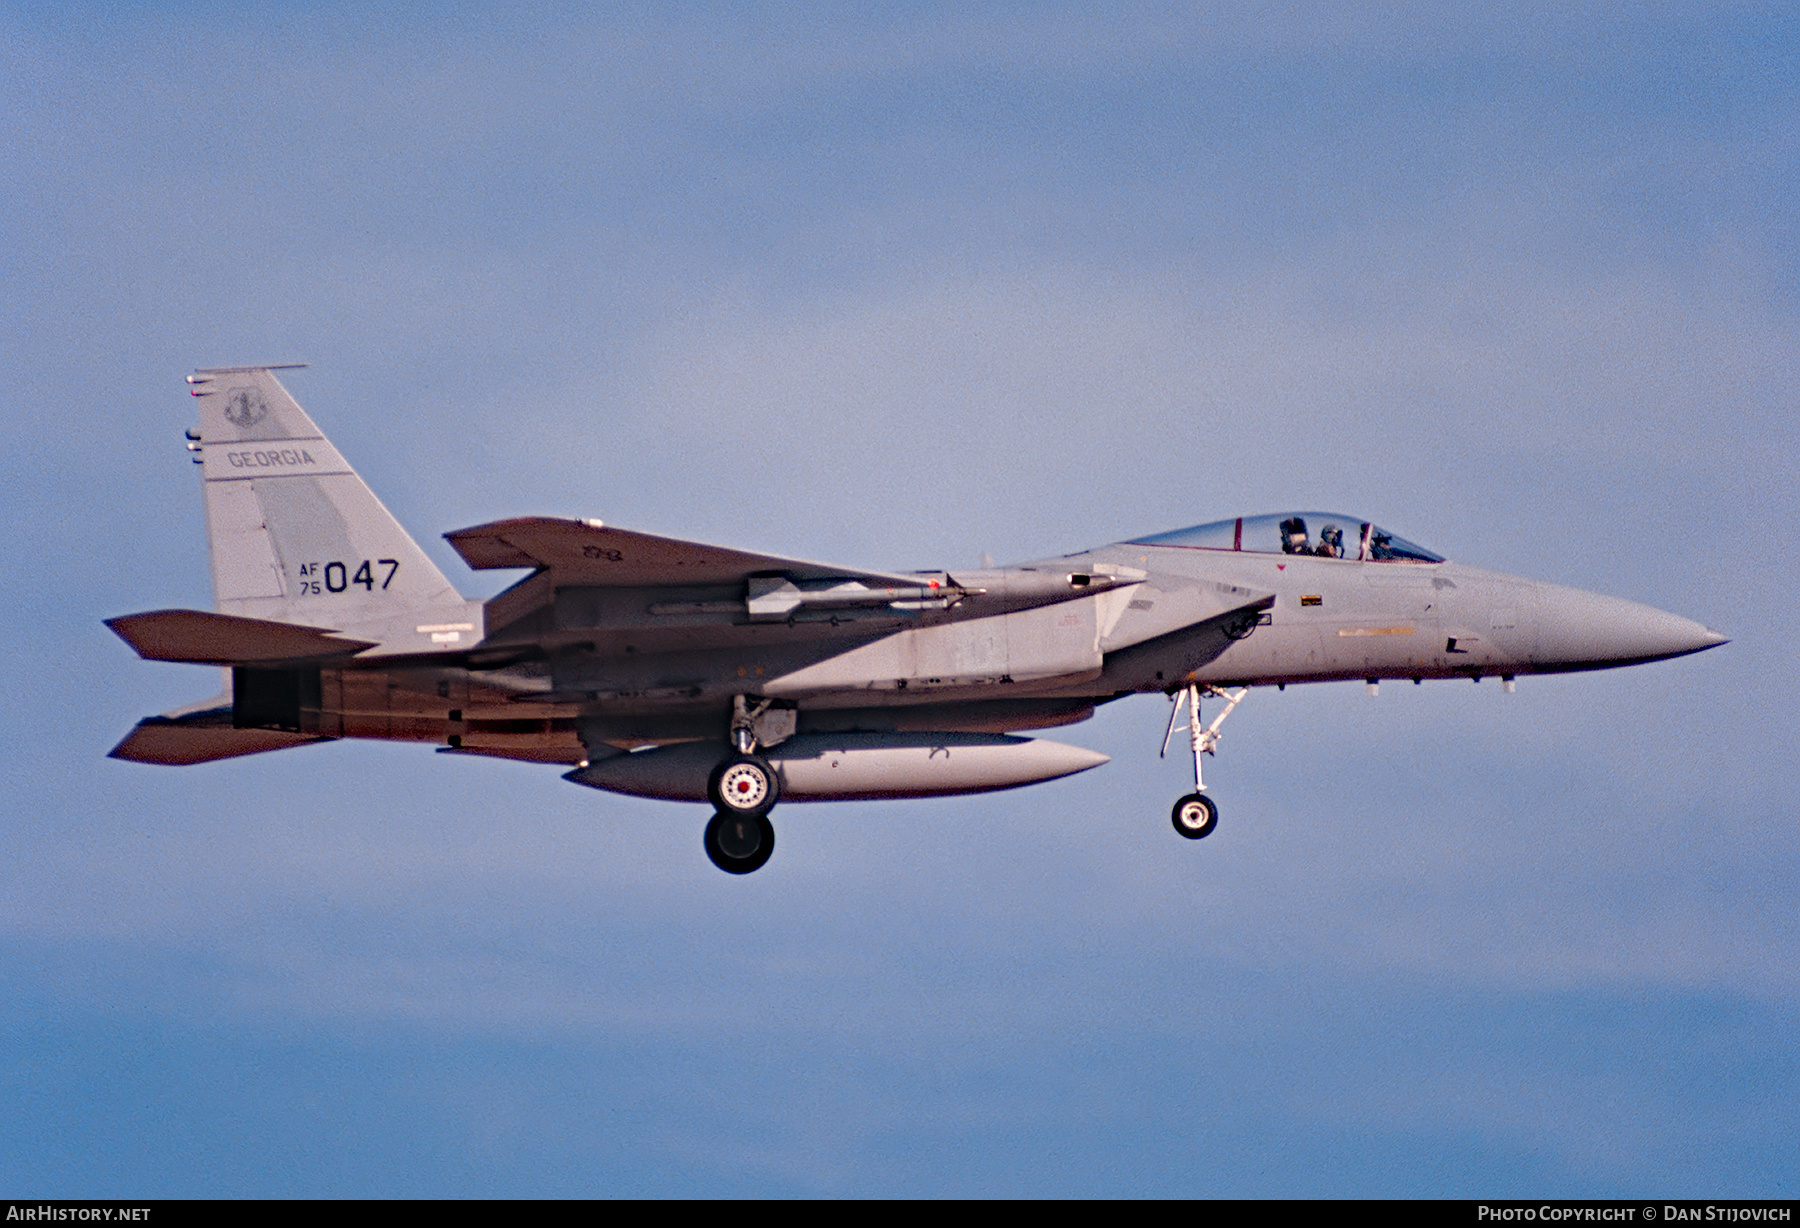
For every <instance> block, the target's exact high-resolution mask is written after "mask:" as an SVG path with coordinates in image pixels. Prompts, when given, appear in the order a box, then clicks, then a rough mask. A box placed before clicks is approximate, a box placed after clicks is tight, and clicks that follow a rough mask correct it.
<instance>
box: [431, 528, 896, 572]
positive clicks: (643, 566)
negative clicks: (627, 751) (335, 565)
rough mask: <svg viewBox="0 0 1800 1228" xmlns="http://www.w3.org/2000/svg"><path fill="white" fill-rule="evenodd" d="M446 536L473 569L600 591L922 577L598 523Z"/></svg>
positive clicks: (471, 531)
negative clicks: (541, 574) (514, 572)
mask: <svg viewBox="0 0 1800 1228" xmlns="http://www.w3.org/2000/svg"><path fill="white" fill-rule="evenodd" d="M444 537H445V539H446V540H447V541H449V543H450V544H451V545H452V546H453V547H455V548H456V552H457V553H458V554H460V555H462V557H463V561H464V562H466V563H468V565H469V566H470V567H473V568H474V569H475V570H476V571H488V570H493V569H497V568H511V567H534V568H535V567H547V568H550V569H551V570H553V571H555V572H556V573H557V582H558V583H560V584H568V585H595V586H599V587H621V588H633V587H654V586H661V585H690V584H691V585H701V584H735V583H737V582H739V581H741V580H744V579H745V578H746V577H749V576H752V575H756V574H759V573H768V572H779V573H781V574H783V575H787V576H791V577H793V578H794V579H796V580H825V579H856V580H869V581H874V582H876V583H878V584H882V585H911V586H914V587H916V586H917V585H918V584H919V576H918V575H917V574H914V575H907V574H905V573H901V572H886V571H862V570H859V569H857V568H853V567H833V566H831V565H829V564H826V563H812V562H807V561H805V560H802V559H784V558H779V557H777V556H775V555H769V554H751V553H749V552H747V551H743V550H731V549H728V548H726V547H724V546H708V545H705V544H703V543H701V542H690V541H681V540H679V539H678V538H673V537H657V536H655V535H653V534H650V533H634V532H632V531H630V530H628V529H614V528H608V527H607V526H605V525H602V524H600V523H599V522H598V521H588V520H560V519H557V518H554V517H550V516H521V517H518V518H517V519H514V520H496V521H494V522H493V523H491V524H481V525H476V526H474V527H473V528H468V529H458V530H457V531H456V532H454V533H446V534H444Z"/></svg>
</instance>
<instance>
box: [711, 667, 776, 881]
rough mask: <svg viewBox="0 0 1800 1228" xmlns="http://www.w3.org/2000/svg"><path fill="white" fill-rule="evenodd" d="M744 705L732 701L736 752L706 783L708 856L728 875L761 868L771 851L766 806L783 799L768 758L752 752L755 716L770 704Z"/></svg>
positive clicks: (771, 834) (772, 841)
mask: <svg viewBox="0 0 1800 1228" xmlns="http://www.w3.org/2000/svg"><path fill="white" fill-rule="evenodd" d="M768 706H769V705H768V701H766V700H765V701H763V703H762V704H760V705H759V706H758V707H756V708H755V709H750V708H748V707H747V706H746V705H745V703H744V697H743V696H742V695H739V696H737V697H736V700H735V702H734V703H733V705H732V716H731V744H732V747H733V749H734V750H735V751H736V753H735V754H733V755H732V756H731V757H730V758H728V759H726V760H725V761H724V762H723V763H721V764H719V766H718V767H716V768H714V769H713V770H712V776H711V777H710V778H709V779H708V780H707V782H706V796H707V799H708V800H709V801H711V802H712V804H713V810H714V812H715V813H714V814H713V817H712V821H711V822H710V823H708V824H707V825H706V838H705V843H706V855H707V856H708V857H710V858H711V859H712V863H713V864H714V865H715V866H718V867H719V869H721V870H723V871H725V872H726V873H727V874H749V873H750V872H752V871H753V870H760V869H762V867H763V865H764V863H766V862H767V861H768V860H769V855H770V854H771V853H773V852H774V851H775V825H774V824H773V823H771V822H769V811H771V810H773V809H774V808H775V803H776V802H778V801H780V800H781V780H780V778H779V777H777V776H776V774H775V769H774V767H773V766H772V765H771V764H770V763H769V761H768V760H767V759H764V758H763V757H762V756H761V755H758V754H757V753H756V726H755V722H756V718H757V717H758V716H760V715H761V714H762V712H763V710H764V709H766V708H767V707H768Z"/></svg>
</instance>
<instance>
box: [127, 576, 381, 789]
mask: <svg viewBox="0 0 1800 1228" xmlns="http://www.w3.org/2000/svg"><path fill="white" fill-rule="evenodd" d="M106 625H107V626H108V627H111V628H112V629H113V631H114V633H115V634H117V635H118V637H119V638H120V639H122V640H124V641H125V642H126V643H127V644H130V645H131V646H132V648H133V649H135V650H136V651H137V654H138V656H140V657H142V658H144V660H146V661H181V662H184V663H189V664H194V665H242V664H244V663H246V662H250V661H300V660H313V659H317V658H320V657H349V656H355V655H356V654H357V653H359V652H361V651H363V649H365V648H373V647H374V646H375V645H374V643H373V642H372V641H369V640H348V639H339V638H337V637H336V635H335V634H334V633H333V632H331V631H330V630H328V629H325V628H320V627H299V626H295V625H294V624H293V623H275V622H267V621H265V620H263V619H260V618H239V617H238V616H237V615H235V614H209V613H206V612H204V611H201V610H151V611H149V612H148V613H144V614H126V615H122V616H121V617H119V618H109V619H107V620H106ZM242 753H246V754H247V753H249V752H247V751H246V752H242Z"/></svg>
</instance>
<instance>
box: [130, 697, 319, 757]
mask: <svg viewBox="0 0 1800 1228" xmlns="http://www.w3.org/2000/svg"><path fill="white" fill-rule="evenodd" d="M209 705H217V706H209ZM195 709H197V710H195ZM331 740H332V739H330V738H321V737H317V736H315V735H313V734H307V733H290V732H287V731H285V730H280V729H234V728H232V724H231V697H230V696H229V695H221V696H219V697H218V698H217V699H216V700H212V701H209V704H196V705H194V709H189V710H184V711H183V712H182V713H180V714H177V715H173V716H149V717H145V718H144V719H143V720H141V721H139V722H138V723H137V728H135V729H133V730H132V731H131V732H130V733H128V734H126V735H125V740H124V741H122V742H120V743H119V744H118V745H117V746H115V747H113V748H112V758H114V759H127V760H130V761H131V762H132V763H160V764H164V765H166V766H169V767H185V766H187V765H189V764H194V763H210V762H212V761H213V760H215V759H235V758H237V757H238V756H239V755H257V754H261V753H262V752H263V751H266V750H283V749H285V748H287V747H289V746H301V745H304V744H305V743H307V742H329V741H331Z"/></svg>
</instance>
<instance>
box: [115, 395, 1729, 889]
mask: <svg viewBox="0 0 1800 1228" xmlns="http://www.w3.org/2000/svg"><path fill="white" fill-rule="evenodd" d="M290 365H292V364H290ZM282 369H286V368H285V367H274V366H266V367H216V368H208V369H202V370H199V371H197V372H196V373H195V374H193V375H191V376H189V377H187V378H188V384H189V385H190V391H191V392H192V394H193V395H194V397H195V398H197V399H198V405H199V409H200V428H199V430H198V431H189V432H188V444H187V447H188V450H189V451H190V452H191V453H192V454H193V460H194V461H195V463H196V464H198V465H199V466H200V475H201V479H202V482H201V486H202V490H203V493H204V498H205V504H206V524H207V532H208V537H209V540H210V544H211V551H212V579H213V590H214V608H213V610H211V611H202V610H155V611H151V612H148V613H143V614H128V615H125V616H123V617H120V618H113V619H109V620H107V625H108V626H109V627H111V628H112V629H113V630H114V631H115V632H116V633H118V635H119V636H120V637H121V638H122V639H124V640H125V642H126V643H127V644H129V645H130V646H131V647H132V648H133V649H135V650H136V651H137V653H138V655H139V656H141V657H143V658H145V659H146V660H152V661H181V662H189V663H193V664H197V665H211V666H220V667H224V674H225V678H224V683H225V685H224V690H223V691H222V692H221V693H220V694H219V695H217V696H216V697H214V698H212V699H209V700H206V701H203V702H201V703H197V704H192V705H189V706H188V707H185V708H182V709H179V710H177V711H174V712H170V713H167V714H165V715H162V716H153V717H150V718H148V719H145V720H143V721H141V722H139V723H138V725H137V727H136V728H135V729H133V730H132V731H131V733H130V734H129V735H128V736H127V737H126V738H125V739H124V741H122V742H120V743H119V745H118V746H117V747H115V748H114V749H113V751H112V755H113V757H115V758H118V759H127V760H132V761H135V762H139V763H155V764H194V763H205V762H209V761H212V760H217V759H226V758H230V757H233V756H237V755H249V754H255V753H258V752H262V751H271V750H277V749H281V748H284V747H293V746H300V745H303V744H306V743H311V742H328V741H332V740H334V739H338V738H377V739H385V740H390V741H408V742H423V743H426V744H428V745H432V746H435V747H436V748H437V750H438V752H439V753H441V754H452V755H488V756H495V757H498V758H502V759H517V760H525V761H528V762H532V763H544V764H556V765H559V766H562V767H564V768H566V769H567V771H566V774H565V776H564V779H566V780H569V781H572V782H573V783H575V784H579V785H586V786H588V787H590V788H594V789H603V790H608V791H610V792H614V793H625V794H634V795H636V796H640V797H653V798H667V799H674V800H679V801H691V802H704V803H710V805H711V807H712V810H713V815H712V817H711V820H710V821H709V822H708V823H707V824H706V826H705V834H704V846H705V849H706V852H707V854H708V856H709V857H710V858H711V859H712V861H713V862H714V864H716V865H717V866H718V867H719V868H720V869H722V870H725V871H727V872H729V873H732V874H748V873H750V872H751V871H754V870H756V869H758V868H759V867H761V866H762V865H764V864H765V863H766V862H767V861H768V859H769V856H770V854H771V853H772V852H773V851H774V847H775V829H774V826H773V825H772V823H771V822H770V818H769V815H770V812H771V811H772V810H773V809H774V807H775V805H776V803H777V802H780V801H794V802H804V801H826V800H848V799H857V798H901V797H940V796H944V795H949V794H962V793H980V792H984V791H988V790H994V789H1008V788H1013V787H1016V786H1020V785H1027V784H1033V783H1036V782H1039V781H1046V780H1053V779H1056V778H1058V777H1062V776H1068V775H1071V774H1073V773H1076V772H1083V771H1087V770H1089V769H1091V768H1095V767H1098V766H1100V765H1101V764H1103V763H1105V762H1107V757H1106V756H1105V755H1101V754H1097V753H1095V752H1093V751H1090V750H1085V749H1083V748H1080V747H1077V746H1070V745H1066V744H1063V743H1059V742H1054V741H1049V740H1046V739H1043V738H1034V737H1025V736H1021V734H1022V733H1024V732H1025V731H1032V730H1039V729H1046V728H1051V727H1054V726H1060V725H1072V724H1076V723H1078V722H1080V721H1084V720H1086V719H1087V718H1088V717H1089V716H1091V715H1093V712H1094V710H1095V708H1096V707H1097V706H1098V705H1100V704H1104V703H1110V702H1112V701H1114V700H1117V699H1121V698H1124V697H1126V696H1130V695H1146V694H1156V695H1162V696H1165V697H1166V698H1167V699H1168V700H1169V701H1170V704H1171V707H1170V716H1169V725H1168V730H1167V732H1166V734H1165V736H1164V739H1163V749H1164V752H1165V753H1166V751H1167V750H1168V746H1169V742H1170V740H1171V739H1172V738H1173V736H1174V734H1175V731H1176V729H1177V727H1178V726H1180V725H1181V724H1182V719H1183V717H1184V716H1185V732H1186V737H1187V743H1188V750H1189V751H1190V752H1191V754H1192V756H1193V761H1194V788H1193V791H1192V792H1190V793H1188V794H1186V795H1185V796H1183V797H1181V798H1180V799H1178V800H1177V801H1176V802H1175V804H1174V807H1173V810H1172V812H1171V819H1172V822H1173V825H1174V828H1175V831H1176V832H1177V833H1179V834H1180V835H1181V836H1183V837H1186V838H1187V839H1189V840H1198V839H1201V838H1202V837H1204V836H1207V835H1209V834H1211V832H1212V831H1213V830H1214V828H1215V827H1216V826H1217V824H1218V819H1219V810H1218V806H1217V805H1216V804H1215V803H1214V801H1213V799H1212V797H1211V796H1210V795H1209V794H1208V792H1207V791H1206V785H1205V781H1204V779H1203V774H1202V766H1201V760H1202V758H1203V757H1205V756H1207V755H1210V754H1212V753H1213V752H1214V751H1215V750H1216V748H1217V746H1218V743H1219V736H1220V729H1221V726H1222V725H1223V723H1224V721H1225V719H1226V718H1227V717H1228V716H1230V714H1231V713H1232V712H1233V711H1234V710H1235V709H1236V708H1237V707H1238V705H1239V704H1241V703H1242V702H1243V701H1244V699H1245V698H1246V696H1248V695H1249V693H1250V691H1251V690H1252V688H1255V687H1267V686H1276V687H1285V686H1286V685H1287V684H1289V683H1300V682H1329V681H1334V680H1340V681H1341V680H1352V681H1362V682H1365V683H1366V684H1367V685H1368V686H1369V687H1370V688H1371V689H1374V688H1375V687H1376V686H1377V685H1378V684H1379V683H1380V682H1381V681H1383V680H1387V679H1395V680H1411V681H1413V682H1415V683H1417V682H1423V681H1424V680H1426V679H1462V680H1465V681H1466V680H1469V679H1473V680H1475V681H1477V682H1479V681H1480V680H1481V679H1483V678H1488V677H1498V678H1499V679H1501V681H1502V685H1503V686H1504V687H1505V688H1506V689H1508V690H1510V689H1512V686H1513V680H1514V678H1515V677H1517V676H1518V675H1521V674H1552V673H1566V672H1570V671H1574V670H1592V669H1607V668H1611V667H1613V666H1620V665H1633V664H1638V663H1641V662H1646V661H1660V660H1664V659H1666V658H1670V657H1678V656H1682V655H1684V654H1687V653H1693V652H1699V651H1701V650H1703V649H1707V648H1712V647H1714V646H1716V645H1719V644H1723V643H1725V642H1726V641H1725V637H1724V636H1722V635H1719V634H1718V633H1717V632H1714V631H1711V630H1709V629H1707V628H1706V627H1704V626H1702V625H1701V624H1699V623H1697V622H1692V621H1690V620H1688V619H1686V618H1682V617H1679V616H1677V615H1674V614H1667V613H1664V612H1663V611H1661V610H1656V609H1651V608H1649V607H1647V606H1642V605H1636V604H1633V603H1632V602H1629V601H1622V600H1619V599H1616V598H1612V597H1603V596H1600V595H1598V594H1595V593H1589V592H1582V591H1580V590H1577V589H1572V588H1563V587H1559V586H1557V585H1553V584H1544V583H1539V582H1536V581H1532V580H1526V579H1520V578H1518V577H1516V576H1509V575H1502V574H1499V573H1496V572H1491V571H1482V570H1480V569H1477V568H1474V567H1469V566H1465V565H1462V564H1458V563H1452V562H1449V561H1447V560H1445V559H1444V558H1443V557H1441V556H1439V555H1438V554H1436V553H1434V552H1432V551H1431V550H1428V549H1426V548H1425V547H1423V546H1419V545H1416V544H1414V543H1413V542H1410V541H1407V540H1406V539H1404V538H1402V537H1400V536H1398V535H1397V534H1395V533H1392V532H1390V531H1389V530H1387V529H1385V528H1383V527H1382V526H1380V525H1377V524H1374V523H1373V522H1371V521H1370V520H1369V519H1367V518H1366V517H1362V516H1351V515H1341V514H1338V513H1335V512H1317V511H1297V512H1277V513H1273V514H1268V515H1255V516H1242V517H1234V518H1231V519H1226V520H1218V521H1214V522H1212V523H1210V524H1203V525H1198V526H1196V527H1193V528H1186V529H1177V530H1175V531H1173V532H1167V533H1158V534H1154V535H1152V536H1149V537H1140V538H1136V539H1134V540H1131V541H1126V542H1117V543H1114V544H1112V545H1107V546H1100V547H1098V548H1095V549H1091V550H1084V551H1080V552H1077V553H1074V554H1068V555H1063V556H1061V557H1058V558H1050V559H1040V560H1037V561H1035V562H1026V563H1020V564H1016V565H1013V566H1009V567H993V566H983V567H980V568H977V569H974V570H961V569H949V570H943V571H892V572H888V571H869V570H866V569H862V568H855V567H839V566H834V565H832V564H828V563H815V562H809V561H806V560H803V559H791V558H781V557H778V556H775V555H768V554H756V553H751V552H748V551H743V550H736V549H730V548H727V547H721V546H712V545H705V544H702V543H699V542H689V541H680V540H677V539H674V538H669V537H659V536H656V535H653V534H649V533H643V532H638V531H636V530H631V529H621V528H617V527H614V526H612V525H608V524H603V523H602V522H600V521H598V520H571V519H558V518H553V517H546V516H525V517H520V518H518V519H513V520H500V521H495V522H494V523H491V524H482V525H476V526H474V527H472V528H467V529H458V530H456V531H455V532H453V533H448V534H446V535H445V536H446V537H447V538H448V540H449V542H450V544H451V546H452V547H454V548H455V550H456V552H457V553H458V554H460V555H461V556H462V558H463V560H464V561H465V562H466V563H467V564H468V565H469V566H470V567H472V568H475V569H477V570H483V571H486V570H502V571H504V570H517V571H520V572H523V573H524V574H523V576H522V577H521V578H520V579H519V580H518V581H517V583H515V584H513V585H512V586H511V587H510V588H507V589H506V590H505V591H504V592H502V593H500V594H499V595H498V596H496V597H494V598H492V599H491V600H488V601H470V600H466V599H464V598H463V597H462V596H461V595H460V594H459V593H458V592H457V590H456V589H455V588H454V587H453V586H452V585H451V583H450V581H449V580H448V579H446V578H445V576H444V575H443V573H442V572H440V571H439V570H438V568H437V567H436V566H434V565H433V564H432V562H431V560H430V559H429V558H428V557H427V556H426V555H425V553H424V551H422V550H421V549H420V548H419V547H418V545H417V544H416V543H415V542H414V541H413V539H412V538H411V537H409V536H408V535H407V533H406V531H405V530H404V529H403V528H401V526H400V524H399V523H398V522H397V521H396V520H395V519H394V517H393V516H392V515H391V514H390V513H389V512H388V510H387V509H386V508H385V507H383V506H382V504H381V502H380V501H379V500H378V499H377V498H376V497H375V495H374V493H373V492H372V491H370V489H369V488H368V486H367V485H365V484H364V483H363V481H362V479H360V478H359V477H358V476H357V475H356V472H355V471H354V470H353V469H351V467H350V465H349V463H348V462H347V461H345V460H344V458H343V456H342V455H340V454H339V452H338V451H337V449H336V448H334V447H332V445H331V443H330V442H329V441H328V440H327V439H326V438H325V436H324V435H323V434H322V433H321V432H320V431H319V429H318V427H316V426H315V425H314V424H313V421H312V419H311V418H309V417H308V416H307V415H306V414H305V412H303V411H302V410H301V408H300V406H299V405H298V404H297V403H296V402H295V401H294V399H293V398H292V397H291V396H289V395H288V392H287V390H286V389H285V388H284V387H282V385H281V384H280V382H279V381H278V380H277V378H276V376H275V374H274V372H275V371H277V370H282ZM1207 702H1214V703H1216V704H1217V705H1218V709H1217V712H1216V714H1215V715H1214V716H1213V717H1212V719H1211V720H1210V721H1207V720H1205V719H1204V718H1203V714H1202V713H1203V704H1205V703H1207Z"/></svg>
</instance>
